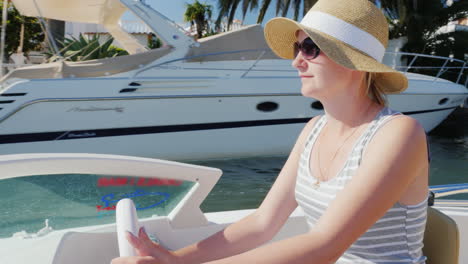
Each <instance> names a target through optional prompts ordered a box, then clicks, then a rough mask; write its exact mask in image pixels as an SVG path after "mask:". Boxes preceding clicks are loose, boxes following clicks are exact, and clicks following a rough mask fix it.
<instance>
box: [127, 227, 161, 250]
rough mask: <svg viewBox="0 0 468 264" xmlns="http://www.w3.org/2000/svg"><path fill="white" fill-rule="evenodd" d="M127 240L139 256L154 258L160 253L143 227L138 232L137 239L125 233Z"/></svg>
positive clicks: (157, 246)
mask: <svg viewBox="0 0 468 264" xmlns="http://www.w3.org/2000/svg"><path fill="white" fill-rule="evenodd" d="M127 240H128V242H129V243H130V244H131V245H132V246H133V247H134V248H135V249H136V251H137V253H138V255H139V256H156V255H157V254H158V253H159V251H161V249H160V247H159V245H158V244H157V243H154V242H153V241H152V240H151V239H150V238H149V236H148V234H147V233H146V231H145V229H144V227H141V228H140V230H139V231H138V237H136V236H135V235H133V234H132V233H130V232H127Z"/></svg>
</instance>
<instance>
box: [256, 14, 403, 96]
mask: <svg viewBox="0 0 468 264" xmlns="http://www.w3.org/2000/svg"><path fill="white" fill-rule="evenodd" d="M298 30H303V31H304V32H305V33H306V34H307V35H308V36H309V37H310V38H311V39H312V40H313V41H314V42H315V43H316V44H317V46H318V47H319V48H320V50H321V51H323V52H324V53H325V54H326V55H327V56H328V57H329V58H330V59H331V60H333V61H334V62H336V63H338V64H340V65H342V66H344V67H346V68H348V69H352V70H358V71H365V72H372V73H375V74H373V75H372V76H373V80H374V81H375V82H378V84H379V87H382V88H383V92H385V93H388V94H391V93H399V92H402V91H404V90H405V89H406V88H407V87H408V79H407V78H406V76H405V75H404V74H402V73H401V72H399V71H396V70H394V69H392V68H390V67H388V66H387V65H385V64H383V63H380V62H378V61H377V60H375V59H374V58H372V57H370V56H369V55H367V54H365V53H364V52H362V51H360V50H358V49H356V48H354V47H351V46H349V45H348V44H346V43H343V42H341V41H340V40H337V39H336V38H334V37H332V36H330V35H327V34H325V33H323V32H320V31H318V30H315V29H313V28H309V27H306V26H304V25H301V24H300V23H298V22H296V21H294V20H292V19H288V18H283V17H278V18H273V19H272V20H270V21H268V23H267V24H266V25H265V31H264V32H265V40H266V42H267V43H268V46H270V48H271V49H272V50H273V52H274V53H275V54H276V55H278V56H279V57H281V58H283V59H291V60H292V59H294V43H295V42H296V41H297V38H296V32H297V31H298Z"/></svg>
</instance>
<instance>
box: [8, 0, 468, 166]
mask: <svg viewBox="0 0 468 264" xmlns="http://www.w3.org/2000/svg"><path fill="white" fill-rule="evenodd" d="M13 3H14V4H15V6H16V8H17V9H18V10H19V11H20V12H21V13H23V14H24V15H29V16H43V17H46V18H53V19H61V20H68V21H76V22H89V23H98V24H101V25H103V26H104V27H105V28H106V29H107V30H108V31H109V32H110V33H111V34H112V36H113V37H114V38H115V39H116V40H117V41H119V43H121V44H122V45H123V46H124V47H125V49H127V50H128V51H129V52H130V53H131V55H128V56H122V57H115V58H108V59H102V60H93V61H83V62H67V61H59V62H54V63H49V64H43V65H38V66H31V67H24V68H20V69H17V70H14V71H12V72H10V73H9V74H8V75H6V76H5V77H4V78H3V79H1V80H0V85H1V86H0V154H13V153H31V152H82V153H107V154H122V155H135V156H144V157H156V158H165V159H177V160H190V159H211V158H226V157H239V156H252V155H282V154H285V153H288V152H289V150H290V148H291V146H292V145H293V143H294V140H295V138H296V136H297V135H298V133H299V131H300V129H301V128H302V127H303V126H304V124H305V123H306V122H307V121H308V120H309V119H310V118H311V117H313V116H316V115H320V114H322V113H323V109H322V105H321V104H320V102H319V101H317V100H314V99H311V98H305V97H303V96H302V95H301V94H300V80H299V78H298V76H297V72H296V70H294V69H293V68H292V67H291V65H290V61H287V60H282V59H279V58H278V57H276V56H275V55H274V54H273V53H272V52H271V50H270V49H269V48H268V46H267V45H266V43H265V40H264V37H263V29H262V27H261V26H260V25H253V26H249V27H245V28H243V29H240V30H238V31H233V32H228V33H224V34H219V35H216V36H212V37H208V38H204V39H200V40H198V41H195V40H193V39H192V38H191V37H189V36H187V35H186V34H185V33H184V32H183V31H182V30H181V29H180V28H179V27H178V26H177V25H176V24H175V23H174V22H172V21H171V20H169V19H167V18H166V17H165V16H164V15H162V14H160V13H159V12H157V11H156V10H154V9H152V8H151V7H149V6H148V5H145V4H144V3H142V2H140V1H134V0H80V1H64V0H13ZM126 11H130V12H132V13H133V14H135V15H136V16H137V17H139V18H140V19H141V20H142V21H143V22H144V23H146V24H147V25H148V26H149V27H150V28H152V30H153V31H154V32H155V33H156V34H157V36H158V37H159V38H160V39H162V41H163V42H164V46H163V47H161V48H159V49H156V50H146V48H145V47H143V46H141V44H139V43H138V42H137V41H136V40H135V39H133V38H132V37H131V36H130V35H129V34H128V33H126V32H125V31H123V30H122V29H121V28H120V27H119V26H118V20H119V18H120V17H121V16H122V14H123V13H124V12H126ZM389 55H390V56H392V54H389ZM400 55H401V54H400ZM406 56H407V57H408V61H410V63H409V66H405V67H403V68H401V69H400V70H402V71H404V72H407V71H408V69H409V68H411V67H412V65H413V63H414V61H415V60H419V59H421V58H422V57H423V55H414V54H406ZM426 57H432V58H433V59H436V63H437V61H439V64H438V65H439V70H440V71H439V75H441V74H442V73H443V72H444V71H446V70H447V69H449V68H450V69H452V70H453V68H454V67H455V66H453V67H452V66H451V65H453V64H455V63H461V66H460V65H459V67H458V66H457V67H455V68H457V71H459V74H458V77H457V81H456V82H451V81H447V80H444V79H441V78H439V77H440V76H438V77H431V76H426V75H421V74H414V73H406V75H407V77H408V79H409V88H408V89H407V90H406V91H405V92H404V93H402V94H397V95H389V96H388V101H389V106H390V107H391V108H393V109H395V110H398V111H400V112H403V113H405V114H407V115H411V116H413V117H414V118H416V119H417V120H419V121H420V122H421V124H422V125H423V126H424V128H425V129H426V130H427V131H430V130H431V129H433V128H434V127H436V126H437V125H438V124H439V123H440V122H441V121H442V120H444V119H445V118H446V117H447V116H448V115H449V114H450V113H451V112H452V111H453V110H454V109H455V108H456V107H458V106H459V105H461V104H462V103H463V102H464V100H465V98H466V97H467V89H466V87H465V85H466V83H465V84H464V83H463V82H464V78H466V76H464V75H463V74H466V69H465V68H466V65H465V64H463V62H460V61H457V60H454V59H451V58H440V57H435V56H425V57H424V58H425V59H427V58H426ZM463 70H465V72H463Z"/></svg>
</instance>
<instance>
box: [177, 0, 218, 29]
mask: <svg viewBox="0 0 468 264" xmlns="http://www.w3.org/2000/svg"><path fill="white" fill-rule="evenodd" d="M186 6H187V10H185V14H184V20H185V21H187V22H190V24H191V26H192V27H193V26H194V25H195V26H196V28H197V37H198V38H201V37H203V31H206V32H207V33H209V32H208V31H209V30H210V28H209V21H210V20H211V13H212V6H211V5H206V4H201V3H200V2H198V0H195V3H193V4H186Z"/></svg>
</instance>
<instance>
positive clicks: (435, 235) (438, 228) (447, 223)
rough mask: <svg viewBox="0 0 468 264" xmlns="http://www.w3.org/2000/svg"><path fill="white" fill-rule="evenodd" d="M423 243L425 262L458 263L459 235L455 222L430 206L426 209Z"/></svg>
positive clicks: (429, 263) (434, 263)
mask: <svg viewBox="0 0 468 264" xmlns="http://www.w3.org/2000/svg"><path fill="white" fill-rule="evenodd" d="M423 243H424V247H423V253H424V255H425V256H426V257H427V261H426V264H458V257H459V250H460V237H459V232H458V227H457V224H456V223H455V221H454V220H453V219H452V218H450V217H448V216H447V215H445V214H444V213H442V212H440V211H439V210H437V209H434V208H432V207H429V208H428V211H427V223H426V231H425V232H424V240H423Z"/></svg>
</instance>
